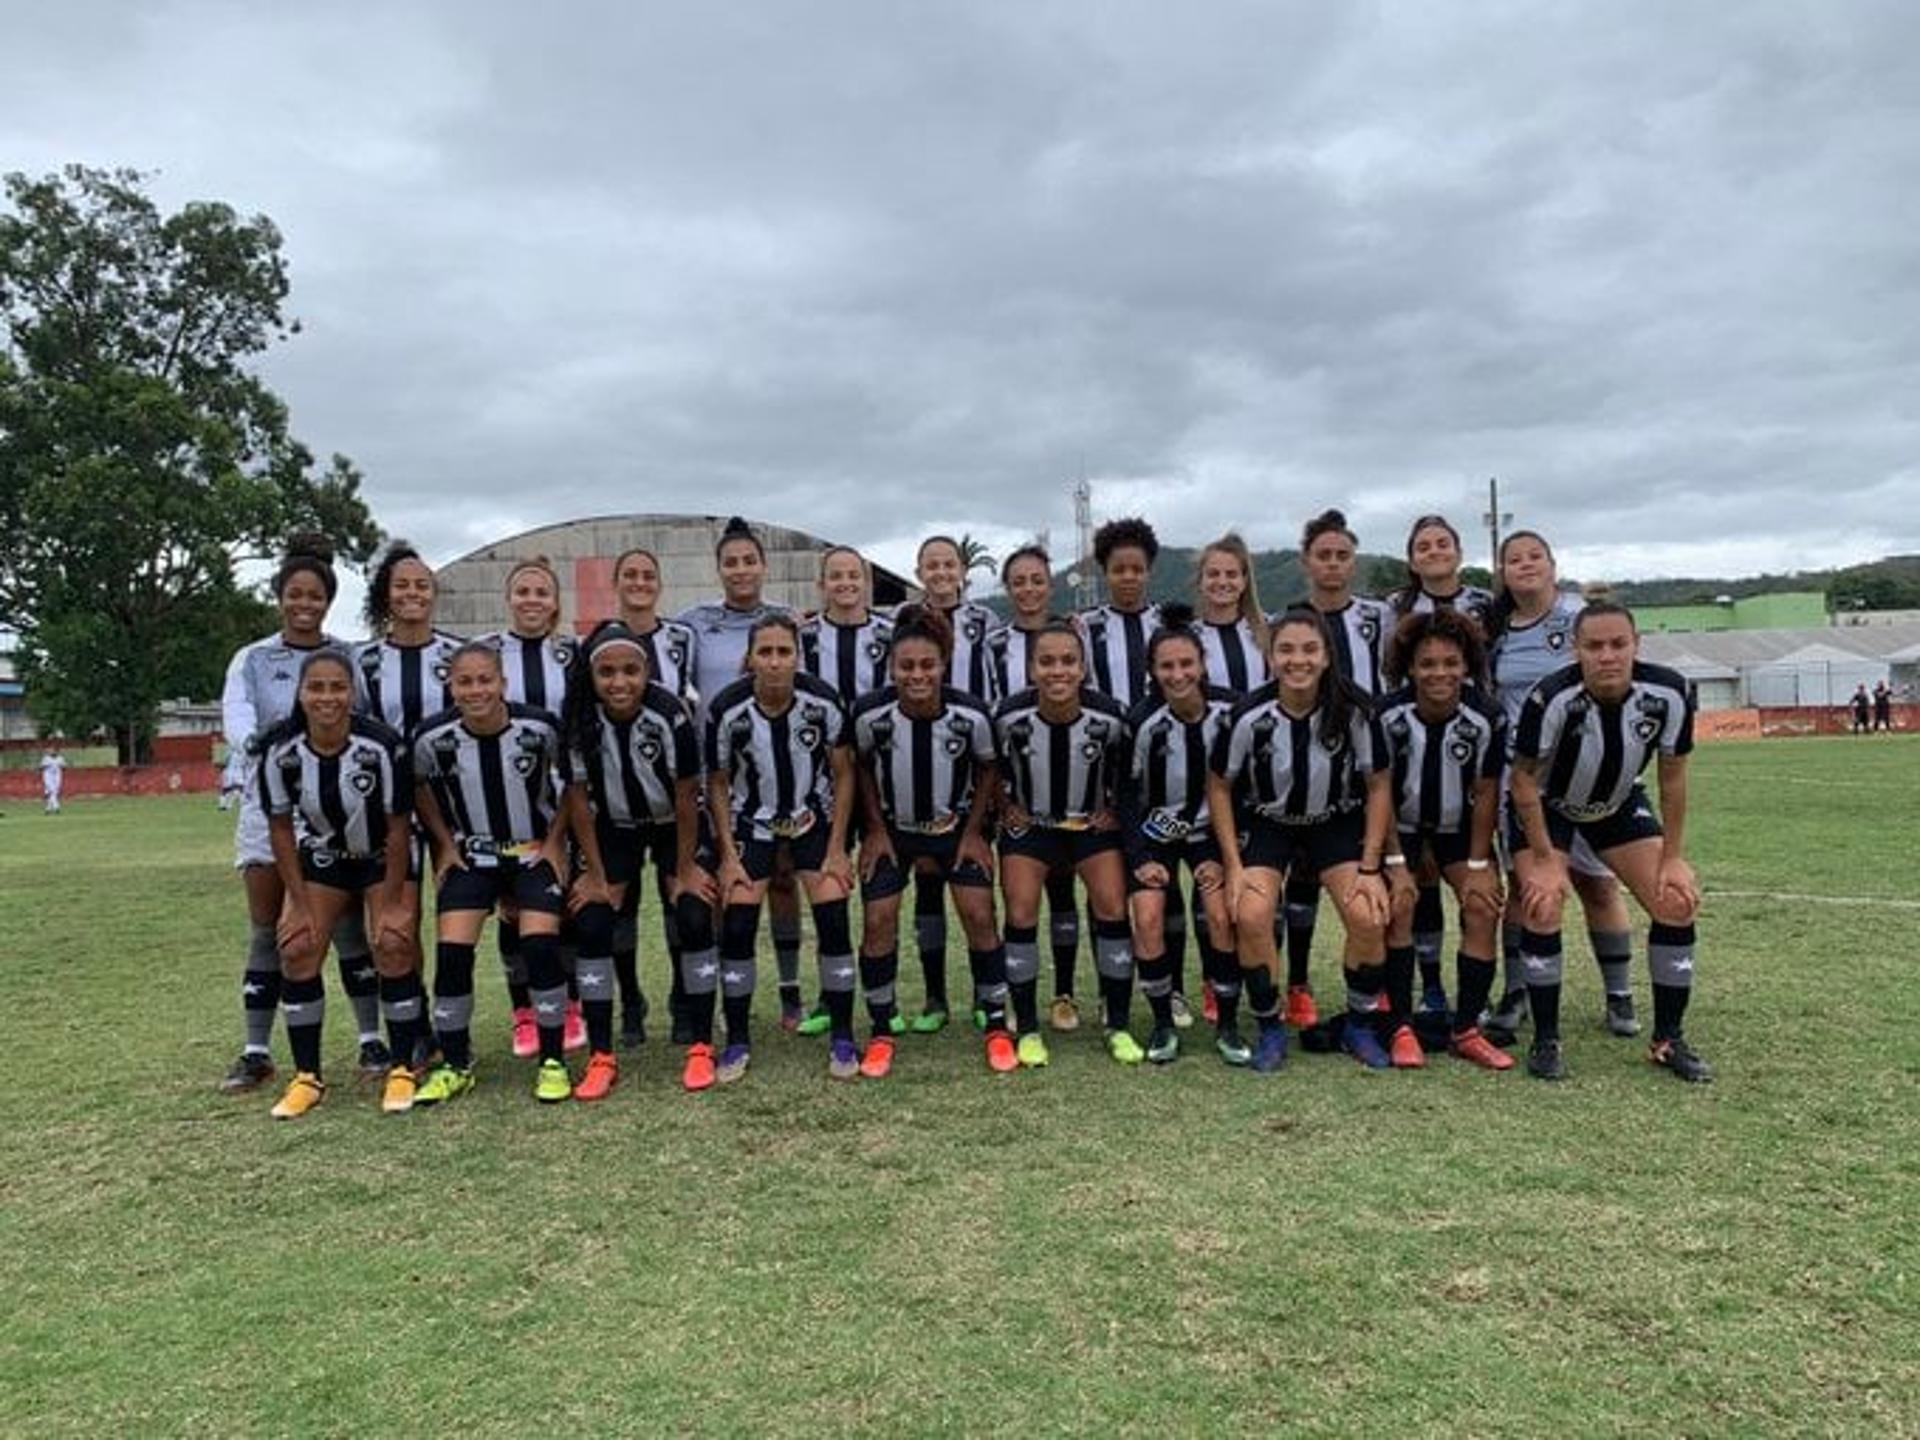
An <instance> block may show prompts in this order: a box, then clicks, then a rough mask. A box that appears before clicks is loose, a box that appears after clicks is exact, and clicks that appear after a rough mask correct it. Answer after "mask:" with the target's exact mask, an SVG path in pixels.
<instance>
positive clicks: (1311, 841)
mask: <svg viewBox="0 0 1920 1440" xmlns="http://www.w3.org/2000/svg"><path fill="white" fill-rule="evenodd" d="M1250 823H1251V825H1252V829H1251V830H1250V831H1249V833H1248V835H1247V842H1246V844H1245V845H1243V846H1242V847H1241V852H1240V863H1241V864H1243V865H1245V866H1247V867H1248V868H1249V869H1253V868H1259V869H1264V870H1279V871H1281V872H1283V873H1284V874H1285V875H1286V876H1287V878H1288V879H1290V880H1291V879H1294V878H1302V879H1306V878H1317V877H1318V876H1320V875H1321V874H1323V873H1324V872H1326V871H1328V870H1331V869H1332V868H1333V867H1334V866H1336V865H1350V864H1354V863H1356V862H1358V861H1359V859H1360V854H1361V851H1362V850H1364V849H1365V848H1366V843H1367V813H1366V811H1364V810H1347V811H1343V812H1341V813H1340V814H1337V815H1333V816H1330V817H1329V818H1327V819H1325V820H1320V821H1316V822H1315V823H1314V824H1311V825H1280V824H1276V823H1275V822H1274V821H1272V820H1268V819H1266V818H1265V817H1264V816H1260V815H1255V816H1254V817H1253V819H1252V821H1251V822H1250Z"/></svg>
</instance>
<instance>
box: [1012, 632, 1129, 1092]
mask: <svg viewBox="0 0 1920 1440" xmlns="http://www.w3.org/2000/svg"><path fill="white" fill-rule="evenodd" d="M1030 666H1031V671H1032V676H1033V687H1032V688H1031V689H1028V690H1023V691H1021V692H1019V693H1018V694H1015V695H1011V696H1009V697H1008V698H1007V699H1006V700H1004V701H1002V702H1001V703H1000V705H999V706H998V707H997V708H996V709H995V710H994V713H993V728H994V738H995V741H996V745H997V748H998V750H999V752H1000V758H1001V770H1000V788H1001V802H1000V805H999V811H1000V820H1001V828H1000V888H1001V890H1002V892H1003V894H1004V896H1005V900H1006V906H1007V928H1006V938H1007V987H1008V990H1009V992H1010V993H1011V995H1012V999H1013V1011H1014V1021H1015V1028H1016V1029H1017V1030H1018V1031H1019V1032H1020V1043H1019V1047H1018V1054H1019V1059H1020V1063H1021V1064H1022V1065H1028V1066H1034V1065H1045V1064H1046V1063H1047V1060H1048V1058H1049V1057H1048V1054H1047V1045H1046V1041H1045V1040H1043V1039H1042V1038H1041V1036H1040V1020H1039V1006H1038V1000H1037V995H1038V987H1039V973H1040V947H1039V930H1038V924H1039V917H1040V894H1041V891H1042V890H1043V889H1044V888H1045V885H1046V879H1047V874H1048V872H1049V871H1052V870H1054V869H1056V868H1061V867H1067V868H1071V869H1072V870H1073V871H1074V872H1075V873H1076V874H1078V875H1079V877H1080V880H1081V882H1082V883H1083V884H1084V885H1085V886H1086V887H1087V901H1088V905H1089V907H1090V908H1091V910H1092V911H1093V926H1094V941H1093V953H1094V968H1095V969H1096V971H1097V972H1098V973H1099V976H1100V990H1101V994H1102V997H1103V999H1104V1007H1103V1008H1104V1011H1105V1020H1106V1032H1107V1052H1108V1054H1110V1055H1112V1056H1113V1058H1114V1059H1115V1060H1117V1061H1119V1062H1121V1063H1122V1064H1128V1065H1131V1064H1138V1063H1139V1062H1140V1061H1141V1060H1143V1059H1144V1058H1146V1057H1145V1052H1144V1051H1142V1050H1141V1048H1140V1042H1139V1041H1137V1040H1135V1039H1134V1038H1133V1036H1132V1035H1131V1034H1129V1033H1128V1031H1127V1022H1128V1011H1129V1010H1130V1008H1131V1007H1132V1003H1133V947H1132V940H1131V936H1130V933H1129V930H1128V926H1127V920H1126V913H1127V909H1126V906H1127V876H1126V864H1125V861H1124V859H1123V856H1122V846H1121V836H1120V821H1119V810H1118V800H1117V794H1116V792H1117V787H1118V785H1119V781H1120V776H1121V774H1122V773H1123V772H1124V770H1125V766H1126V727H1127V722H1126V716H1125V715H1123V714H1122V713H1121V711H1120V707H1119V705H1118V704H1116V703H1115V702H1114V701H1113V700H1112V699H1111V698H1109V697H1108V696H1106V695H1102V694H1101V693H1100V692H1099V691H1097V690H1092V689H1089V688H1088V687H1087V684H1086V680H1087V652H1086V642H1085V640H1084V639H1083V638H1082V637H1081V634H1080V632H1079V630H1078V629H1076V628H1075V627H1074V626H1073V625H1072V624H1071V623H1070V622H1068V621H1065V620H1054V621H1049V622H1048V623H1047V625H1046V626H1044V627H1043V628H1042V629H1041V631H1040V632H1039V633H1038V634H1037V635H1035V636H1034V638H1033V647H1032V650H1031V652H1030Z"/></svg>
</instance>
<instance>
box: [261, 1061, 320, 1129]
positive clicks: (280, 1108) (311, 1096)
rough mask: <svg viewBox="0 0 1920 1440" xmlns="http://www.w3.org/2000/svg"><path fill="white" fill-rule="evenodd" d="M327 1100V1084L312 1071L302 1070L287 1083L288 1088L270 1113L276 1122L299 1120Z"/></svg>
mask: <svg viewBox="0 0 1920 1440" xmlns="http://www.w3.org/2000/svg"><path fill="white" fill-rule="evenodd" d="M326 1098H327V1083H326V1081H324V1080H322V1079H321V1078H320V1077H319V1076H318V1075H315V1074H313V1073H312V1072H311V1071H308V1070H302V1071H300V1072H299V1073H298V1074H297V1075H295V1076H294V1077H293V1079H291V1080H289V1081H288V1082H287V1088H286V1091H285V1093H283V1094H282V1095H281V1096H280V1098H279V1099H278V1100H276V1101H275V1102H274V1105H273V1109H272V1110H271V1111H270V1112H268V1113H270V1114H271V1115H272V1116H273V1118H274V1119H276V1120H298V1119H299V1118H300V1117H301V1116H302V1115H304V1114H306V1113H307V1112H308V1111H309V1110H311V1109H313V1107H314V1106H316V1105H318V1104H319V1103H320V1102H321V1101H322V1100H324V1099H326Z"/></svg>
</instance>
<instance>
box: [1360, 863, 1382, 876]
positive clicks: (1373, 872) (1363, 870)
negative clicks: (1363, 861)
mask: <svg viewBox="0 0 1920 1440" xmlns="http://www.w3.org/2000/svg"><path fill="white" fill-rule="evenodd" d="M1360 873H1361V874H1362V875H1378V874H1379V873H1380V867H1379V866H1378V865H1376V866H1374V867H1373V868H1372V869H1371V870H1369V869H1368V868H1367V867H1366V866H1364V865H1362V866H1361V867H1360Z"/></svg>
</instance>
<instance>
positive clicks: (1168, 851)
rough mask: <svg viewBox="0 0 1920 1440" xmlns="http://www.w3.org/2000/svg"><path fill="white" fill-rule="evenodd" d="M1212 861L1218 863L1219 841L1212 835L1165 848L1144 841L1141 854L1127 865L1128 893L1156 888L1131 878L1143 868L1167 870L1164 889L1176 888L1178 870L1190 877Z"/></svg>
mask: <svg viewBox="0 0 1920 1440" xmlns="http://www.w3.org/2000/svg"><path fill="white" fill-rule="evenodd" d="M1209 861H1211V862H1212V863H1213V864H1216V865H1217V864H1219V863H1220V842H1219V841H1218V840H1215V839H1214V838H1213V836H1212V835H1211V834H1206V835H1198V836H1195V837H1191V838H1189V839H1188V840H1186V841H1185V842H1184V843H1182V844H1177V845H1166V844H1159V843H1156V842H1154V841H1152V840H1149V841H1147V842H1146V844H1145V846H1144V847H1143V848H1142V849H1141V850H1140V852H1139V853H1138V854H1137V855H1135V856H1134V857H1133V858H1132V859H1131V860H1129V861H1128V862H1127V893H1128V894H1129V895H1137V894H1139V893H1140V892H1141V891H1142V890H1152V889H1155V888H1158V887H1155V886H1152V885H1142V884H1141V883H1140V881H1139V880H1137V879H1136V878H1135V877H1134V873H1133V872H1134V871H1135V870H1137V869H1138V868H1139V867H1140V866H1142V865H1164V866H1166V867H1167V888H1169V889H1173V888H1177V887H1178V886H1179V884H1180V867H1181V866H1182V865H1185V866H1186V867H1187V873H1188V874H1189V875H1191V874H1193V873H1194V872H1195V871H1196V870H1198V869H1199V868H1200V867H1201V866H1202V865H1205V864H1207V863H1208V862H1209Z"/></svg>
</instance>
